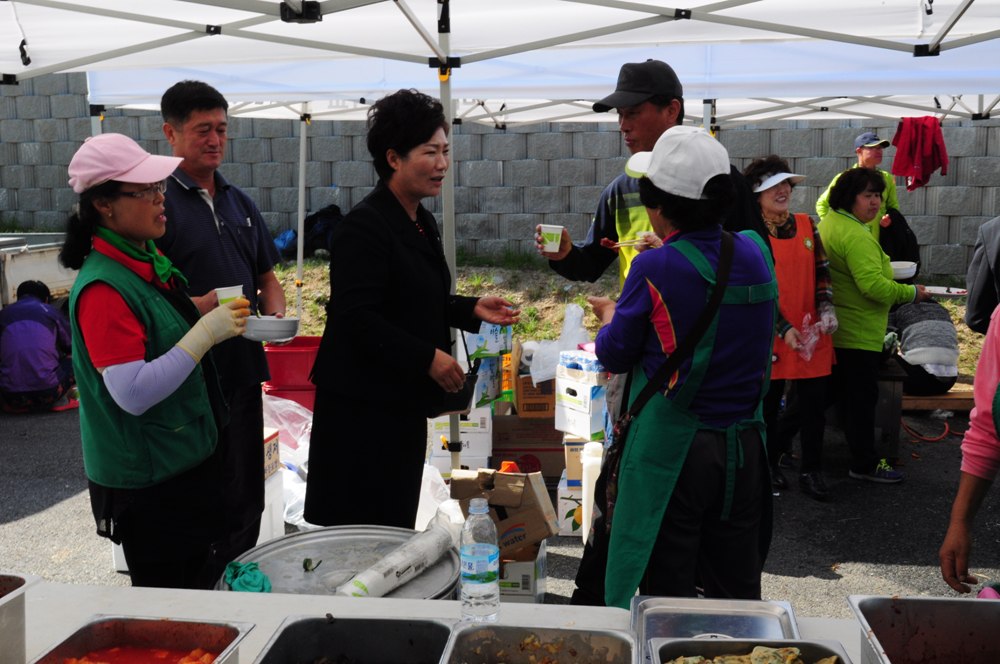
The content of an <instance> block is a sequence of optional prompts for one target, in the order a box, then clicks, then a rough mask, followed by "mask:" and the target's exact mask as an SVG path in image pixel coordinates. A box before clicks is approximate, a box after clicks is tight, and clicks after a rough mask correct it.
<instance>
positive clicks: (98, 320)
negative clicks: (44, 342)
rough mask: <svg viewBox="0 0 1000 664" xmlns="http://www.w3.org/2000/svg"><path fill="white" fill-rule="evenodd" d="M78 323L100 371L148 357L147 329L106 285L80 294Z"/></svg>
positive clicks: (96, 284)
mask: <svg viewBox="0 0 1000 664" xmlns="http://www.w3.org/2000/svg"><path fill="white" fill-rule="evenodd" d="M77 321H78V323H79V325H80V331H81V332H82V333H83V343H84V345H86V347H87V352H88V353H89V354H90V361H91V362H93V363H94V366H95V367H97V368H104V367H110V366H112V365H115V364H122V363H124V362H134V361H136V360H142V359H144V358H145V357H146V329H145V328H144V327H143V326H142V324H141V323H140V322H139V319H138V318H136V317H135V314H134V313H132V310H131V309H129V307H128V305H127V304H125V299H124V298H122V296H121V294H119V293H118V291H116V290H115V289H114V288H112V287H111V286H109V285H108V284H105V283H102V282H99V281H98V282H95V283H92V284H90V285H89V286H87V287H86V288H85V289H84V290H83V292H82V293H81V294H80V302H79V304H78V305H77Z"/></svg>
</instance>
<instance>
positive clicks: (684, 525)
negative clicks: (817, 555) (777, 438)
mask: <svg viewBox="0 0 1000 664" xmlns="http://www.w3.org/2000/svg"><path fill="white" fill-rule="evenodd" d="M741 440H742V445H743V451H744V464H743V467H742V468H741V469H738V470H737V478H736V489H735V495H734V499H733V507H732V512H731V514H730V517H729V519H727V520H725V521H722V520H721V519H720V518H719V516H720V514H721V511H722V502H723V485H724V482H725V477H724V475H725V458H726V444H725V438H724V436H722V435H720V434H718V433H716V432H712V431H703V432H700V433H699V434H698V435H697V436H696V438H695V440H694V441H693V442H692V444H691V451H690V452H688V457H687V459H686V460H685V462H684V468H683V469H682V471H681V475H680V477H679V478H678V481H677V485H676V487H675V488H674V492H673V494H672V495H671V497H670V502H669V504H668V505H667V511H666V513H665V514H664V518H663V522H662V524H661V527H660V530H659V532H658V534H657V539H656V544H655V545H654V547H653V552H652V554H651V556H650V560H649V564H648V565H647V567H646V570H645V573H644V575H643V578H642V580H641V582H640V584H639V592H640V593H641V594H648V595H662V596H671V597H695V596H697V594H698V592H699V590H701V592H702V593H703V594H704V596H705V597H716V598H739V599H760V577H761V572H762V571H763V568H764V560H765V558H766V557H767V552H768V549H769V548H770V545H771V529H772V523H773V517H772V504H771V492H770V479H769V475H768V470H767V462H766V460H765V453H764V446H763V444H762V441H761V440H760V435H759V434H758V433H757V432H756V431H745V432H744V433H743V437H742V439H741ZM605 470H606V469H605V468H602V469H601V475H600V476H599V477H598V480H597V484H596V486H595V501H597V505H598V506H600V505H602V504H603V503H604V500H605V496H606V490H607V483H606V477H605ZM609 542H610V535H609V534H608V533H607V532H606V528H605V521H604V518H603V514H602V515H601V516H600V517H598V518H597V519H595V521H594V531H593V532H592V533H591V535H590V536H589V537H588V540H587V545H586V546H585V547H584V550H583V556H582V557H581V559H580V566H579V568H578V569H577V575H576V588H575V589H574V591H573V596H572V598H571V600H570V602H571V603H572V604H578V605H589V606H603V605H604V603H605V602H604V578H605V574H606V570H607V563H608V544H609Z"/></svg>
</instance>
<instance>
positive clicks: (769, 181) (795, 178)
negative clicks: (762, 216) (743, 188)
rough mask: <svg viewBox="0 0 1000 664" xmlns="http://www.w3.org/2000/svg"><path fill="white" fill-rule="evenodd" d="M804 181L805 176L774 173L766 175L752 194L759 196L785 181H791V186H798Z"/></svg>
mask: <svg viewBox="0 0 1000 664" xmlns="http://www.w3.org/2000/svg"><path fill="white" fill-rule="evenodd" d="M805 179H806V176H804V175H798V174H797V173H775V174H774V175H768V176H767V177H766V178H764V179H763V180H761V181H760V184H758V185H757V186H756V187H754V188H753V193H755V194H759V193H760V192H762V191H767V190H768V189H770V188H771V187H774V186H777V185H779V184H781V183H782V182H784V181H785V180H791V181H792V184H798V183H800V182H802V181H803V180H805Z"/></svg>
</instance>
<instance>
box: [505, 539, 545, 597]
mask: <svg viewBox="0 0 1000 664" xmlns="http://www.w3.org/2000/svg"><path fill="white" fill-rule="evenodd" d="M546 578H547V571H546V555H545V540H542V541H541V542H540V543H538V544H537V545H535V546H526V547H524V548H523V549H518V550H517V551H515V552H514V555H513V556H511V557H509V558H503V559H501V560H500V601H501V602H520V603H529V604H530V603H535V604H542V603H544V602H545V585H546V583H545V582H546Z"/></svg>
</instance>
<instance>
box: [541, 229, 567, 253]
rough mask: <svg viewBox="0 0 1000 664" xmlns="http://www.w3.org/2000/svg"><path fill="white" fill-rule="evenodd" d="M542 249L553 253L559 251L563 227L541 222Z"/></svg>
mask: <svg viewBox="0 0 1000 664" xmlns="http://www.w3.org/2000/svg"><path fill="white" fill-rule="evenodd" d="M539 228H541V234H542V251H548V252H551V253H555V252H557V251H559V245H560V243H561V242H562V232H563V227H562V226H557V225H555V224H541V225H540V226H539Z"/></svg>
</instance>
